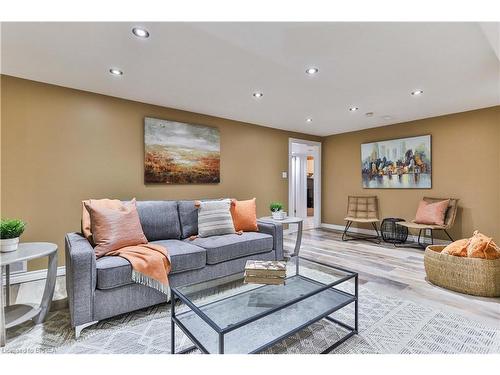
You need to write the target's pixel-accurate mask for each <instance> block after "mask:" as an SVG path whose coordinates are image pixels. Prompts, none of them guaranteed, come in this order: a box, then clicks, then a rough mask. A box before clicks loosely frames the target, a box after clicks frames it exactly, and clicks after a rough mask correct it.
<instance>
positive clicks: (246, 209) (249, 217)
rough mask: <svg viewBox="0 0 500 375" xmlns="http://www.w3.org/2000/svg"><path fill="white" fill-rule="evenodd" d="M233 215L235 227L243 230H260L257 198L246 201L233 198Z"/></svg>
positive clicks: (237, 229)
mask: <svg viewBox="0 0 500 375" xmlns="http://www.w3.org/2000/svg"><path fill="white" fill-rule="evenodd" d="M231 216H232V217H233V223H234V229H235V230H236V231H240V230H241V231H243V232H258V231H259V228H258V227H257V206H256V204H255V198H253V199H249V200H246V201H237V200H236V199H233V200H232V204H231Z"/></svg>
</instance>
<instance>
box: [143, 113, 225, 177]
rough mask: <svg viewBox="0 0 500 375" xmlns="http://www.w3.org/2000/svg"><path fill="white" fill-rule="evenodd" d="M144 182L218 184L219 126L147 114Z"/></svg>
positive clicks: (145, 121) (145, 123)
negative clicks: (163, 118) (151, 116)
mask: <svg viewBox="0 0 500 375" xmlns="http://www.w3.org/2000/svg"><path fill="white" fill-rule="evenodd" d="M144 182H145V183H163V184H213V183H219V182H220V135H219V129H217V128H212V127H209V126H202V125H194V124H186V123H183V122H175V121H168V120H160V119H155V118H150V117H146V118H145V119H144Z"/></svg>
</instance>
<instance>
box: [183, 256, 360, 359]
mask: <svg viewBox="0 0 500 375" xmlns="http://www.w3.org/2000/svg"><path fill="white" fill-rule="evenodd" d="M295 260H296V258H294V260H292V261H289V262H288V265H287V278H286V281H285V284H284V285H262V284H245V283H244V281H243V274H242V279H241V280H237V281H235V282H232V283H230V284H228V285H227V286H223V287H217V288H203V287H202V286H201V285H198V286H191V287H180V288H173V290H174V293H175V294H176V295H178V296H179V298H180V299H181V300H183V301H184V302H186V301H188V302H189V304H191V307H186V306H183V308H182V307H181V308H180V309H177V312H176V317H177V319H179V321H180V322H181V323H182V324H183V325H184V326H185V328H186V329H187V330H189V331H190V332H191V333H192V334H193V335H195V336H196V338H197V339H198V340H199V341H200V343H201V344H202V345H203V346H204V347H205V348H206V349H207V351H209V352H216V351H217V345H218V338H219V335H218V332H217V329H214V327H213V326H210V325H209V324H208V323H207V322H206V320H203V317H202V315H203V316H204V317H205V318H208V320H209V321H211V322H212V323H213V324H214V325H215V326H216V327H217V328H218V329H219V331H220V332H223V333H224V335H225V338H224V340H225V343H226V344H225V348H226V352H227V353H250V352H253V351H258V349H259V348H260V347H262V346H264V345H267V344H268V343H269V342H270V341H272V340H274V339H275V338H276V337H280V336H281V335H284V334H286V332H289V331H291V330H293V329H294V328H295V327H299V326H302V325H307V323H308V322H309V321H311V320H314V319H316V318H317V317H318V316H321V315H325V314H326V315H328V313H329V312H331V311H332V310H334V309H336V308H339V306H342V305H347V304H349V303H350V302H352V301H353V300H354V297H353V295H352V294H353V293H354V276H353V275H354V273H350V272H346V271H341V270H337V269H333V268H331V267H328V266H324V265H320V264H316V263H314V262H310V261H307V260H304V259H300V260H299V274H296V268H295ZM337 282H338V283H339V284H337V285H335V286H333V287H331V286H330V285H331V284H332V283H337ZM200 287H201V288H200ZM220 332H219V333H220ZM242 338H244V339H242Z"/></svg>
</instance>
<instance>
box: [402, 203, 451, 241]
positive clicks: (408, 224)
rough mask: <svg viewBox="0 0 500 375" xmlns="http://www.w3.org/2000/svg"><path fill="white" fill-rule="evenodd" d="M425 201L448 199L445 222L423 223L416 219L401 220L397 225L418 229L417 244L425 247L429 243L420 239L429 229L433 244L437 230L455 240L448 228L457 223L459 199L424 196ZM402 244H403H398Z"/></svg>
mask: <svg viewBox="0 0 500 375" xmlns="http://www.w3.org/2000/svg"><path fill="white" fill-rule="evenodd" d="M423 201H424V202H425V203H427V204H433V203H438V202H442V201H448V208H447V209H446V211H445V213H444V220H443V224H442V225H439V224H422V223H417V222H415V220H412V221H400V222H398V223H396V224H397V225H402V226H404V227H407V228H408V229H418V240H417V244H418V247H420V248H422V249H425V247H426V246H427V244H425V243H423V242H421V241H420V239H421V238H422V232H424V234H425V231H427V230H429V231H430V234H431V236H430V237H431V244H434V231H435V230H442V231H443V232H444V233H446V235H447V236H448V238H449V239H450V241H451V242H453V238H452V237H451V236H450V234H449V233H448V230H449V229H450V228H451V227H452V226H453V224H454V223H455V218H456V216H457V210H458V199H455V198H431V197H424V198H423ZM398 246H401V245H398Z"/></svg>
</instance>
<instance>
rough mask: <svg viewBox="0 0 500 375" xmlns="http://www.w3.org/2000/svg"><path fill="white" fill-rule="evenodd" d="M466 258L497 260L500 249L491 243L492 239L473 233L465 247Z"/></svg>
mask: <svg viewBox="0 0 500 375" xmlns="http://www.w3.org/2000/svg"><path fill="white" fill-rule="evenodd" d="M467 256H468V257H469V258H481V259H498V258H500V248H499V247H498V246H497V245H496V244H495V242H493V240H492V238H490V237H486V236H485V235H484V234H482V233H479V231H477V230H476V231H475V232H474V234H473V235H472V237H471V239H470V242H469V244H468V246H467Z"/></svg>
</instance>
